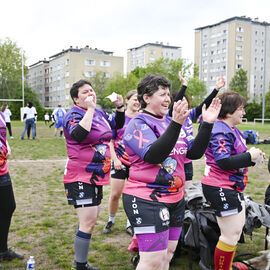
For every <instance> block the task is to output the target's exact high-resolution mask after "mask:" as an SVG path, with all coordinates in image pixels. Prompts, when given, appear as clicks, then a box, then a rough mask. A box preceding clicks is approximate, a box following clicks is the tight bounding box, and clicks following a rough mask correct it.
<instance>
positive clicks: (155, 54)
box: [127, 42, 182, 72]
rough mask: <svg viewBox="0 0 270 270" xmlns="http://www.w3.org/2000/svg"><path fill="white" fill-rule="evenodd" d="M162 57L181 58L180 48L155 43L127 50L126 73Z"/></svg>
mask: <svg viewBox="0 0 270 270" xmlns="http://www.w3.org/2000/svg"><path fill="white" fill-rule="evenodd" d="M162 57H163V58H169V59H173V60H177V59H179V58H181V57H182V48H181V47H176V46H170V45H169V44H167V45H164V44H163V43H162V42H160V43H159V42H156V43H146V44H144V45H141V46H139V47H136V48H132V49H128V52H127V72H130V71H132V70H133V69H135V68H136V67H146V65H147V64H148V63H151V62H154V61H156V60H157V59H159V58H162Z"/></svg>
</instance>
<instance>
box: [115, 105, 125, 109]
mask: <svg viewBox="0 0 270 270" xmlns="http://www.w3.org/2000/svg"><path fill="white" fill-rule="evenodd" d="M124 106H125V105H124V104H122V105H121V106H118V107H116V109H119V110H120V109H122V108H123V107H124Z"/></svg>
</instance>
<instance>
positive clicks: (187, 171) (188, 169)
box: [184, 162, 193, 181]
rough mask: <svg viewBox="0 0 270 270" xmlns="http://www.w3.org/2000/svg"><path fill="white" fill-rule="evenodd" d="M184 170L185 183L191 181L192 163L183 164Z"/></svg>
mask: <svg viewBox="0 0 270 270" xmlns="http://www.w3.org/2000/svg"><path fill="white" fill-rule="evenodd" d="M184 170H185V175H186V181H192V178H193V165H192V162H189V163H185V164H184Z"/></svg>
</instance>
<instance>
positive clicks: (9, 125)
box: [6, 122, 12, 137]
mask: <svg viewBox="0 0 270 270" xmlns="http://www.w3.org/2000/svg"><path fill="white" fill-rule="evenodd" d="M6 125H7V128H8V132H9V136H10V137H12V131H11V123H10V122H6Z"/></svg>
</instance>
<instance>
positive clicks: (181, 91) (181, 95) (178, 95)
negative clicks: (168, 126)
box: [169, 85, 187, 116]
mask: <svg viewBox="0 0 270 270" xmlns="http://www.w3.org/2000/svg"><path fill="white" fill-rule="evenodd" d="M186 89H187V86H186V85H182V87H181V89H180V91H179V92H178V93H177V95H176V96H175V98H174V100H173V102H177V101H178V100H180V99H182V98H183V97H184V94H185V92H186ZM172 111H173V104H172V106H171V108H170V110H169V116H172Z"/></svg>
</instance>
